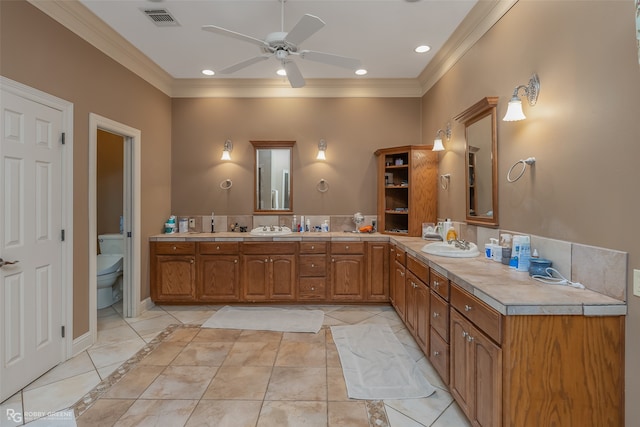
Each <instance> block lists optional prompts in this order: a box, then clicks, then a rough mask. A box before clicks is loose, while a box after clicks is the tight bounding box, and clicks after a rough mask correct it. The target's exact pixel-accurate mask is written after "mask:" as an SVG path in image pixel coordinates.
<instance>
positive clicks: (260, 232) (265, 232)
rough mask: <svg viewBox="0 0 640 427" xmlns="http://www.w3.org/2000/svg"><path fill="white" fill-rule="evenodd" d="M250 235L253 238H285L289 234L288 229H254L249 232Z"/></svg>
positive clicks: (266, 227) (289, 230)
mask: <svg viewBox="0 0 640 427" xmlns="http://www.w3.org/2000/svg"><path fill="white" fill-rule="evenodd" d="M251 234H252V235H254V236H285V235H287V234H291V229H290V228H289V227H269V226H265V227H256V228H254V229H253V230H251Z"/></svg>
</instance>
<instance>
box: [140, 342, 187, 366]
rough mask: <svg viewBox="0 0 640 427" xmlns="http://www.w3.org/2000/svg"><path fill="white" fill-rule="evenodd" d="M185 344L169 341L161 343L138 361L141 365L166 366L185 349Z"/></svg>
mask: <svg viewBox="0 0 640 427" xmlns="http://www.w3.org/2000/svg"><path fill="white" fill-rule="evenodd" d="M186 345H187V343H186V342H181V341H170V342H163V343H161V344H160V345H158V347H157V348H156V349H155V350H153V351H152V352H151V354H149V355H148V356H147V357H145V358H144V359H142V360H141V361H140V364H141V365H158V366H167V365H168V364H170V363H171V361H172V360H173V359H175V358H176V356H178V354H180V352H181V351H182V350H183V349H184V348H185V347H186Z"/></svg>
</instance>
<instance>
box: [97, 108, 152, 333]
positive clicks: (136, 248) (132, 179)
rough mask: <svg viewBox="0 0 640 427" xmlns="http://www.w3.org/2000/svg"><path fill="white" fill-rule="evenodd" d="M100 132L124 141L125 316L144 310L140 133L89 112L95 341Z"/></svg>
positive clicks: (135, 315)
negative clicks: (116, 136)
mask: <svg viewBox="0 0 640 427" xmlns="http://www.w3.org/2000/svg"><path fill="white" fill-rule="evenodd" d="M98 129H101V130H104V131H107V132H110V133H113V134H116V135H120V136H122V137H123V138H124V185H123V186H124V188H123V191H124V200H123V210H124V212H123V217H124V233H125V237H127V236H128V233H130V234H131V237H130V238H125V245H124V246H125V250H124V252H125V253H124V273H123V276H124V277H123V283H124V286H123V287H124V289H123V304H122V307H123V315H124V316H125V317H137V316H138V315H139V314H140V313H141V311H142V303H141V301H140V274H141V270H140V248H141V246H140V244H141V243H140V242H141V241H140V237H141V236H140V234H141V227H140V216H141V215H140V205H141V203H140V159H141V157H140V152H141V132H140V130H138V129H135V128H132V127H130V126H127V125H125V124H122V123H119V122H116V121H114V120H111V119H108V118H106V117H103V116H100V115H98V114H95V113H89V331H90V333H91V336H92V340H93V342H96V340H97V336H98V330H97V325H98V309H97V306H98V301H97V292H98V290H97V276H96V274H97V266H96V256H95V254H97V253H98V247H97V240H98V234H97V222H98V220H97V153H98Z"/></svg>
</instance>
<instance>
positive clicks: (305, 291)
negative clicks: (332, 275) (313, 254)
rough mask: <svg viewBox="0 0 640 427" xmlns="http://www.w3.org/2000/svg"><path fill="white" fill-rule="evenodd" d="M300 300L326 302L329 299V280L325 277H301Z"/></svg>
mask: <svg viewBox="0 0 640 427" xmlns="http://www.w3.org/2000/svg"><path fill="white" fill-rule="evenodd" d="M298 298H300V299H304V300H324V299H326V298H327V279H326V278H324V277H301V278H300V282H299V285H298Z"/></svg>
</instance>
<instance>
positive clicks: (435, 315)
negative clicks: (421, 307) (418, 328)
mask: <svg viewBox="0 0 640 427" xmlns="http://www.w3.org/2000/svg"><path fill="white" fill-rule="evenodd" d="M438 316H440V313H438V312H437V311H434V312H433V318H434V319H435V318H437V317H438Z"/></svg>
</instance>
